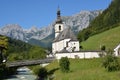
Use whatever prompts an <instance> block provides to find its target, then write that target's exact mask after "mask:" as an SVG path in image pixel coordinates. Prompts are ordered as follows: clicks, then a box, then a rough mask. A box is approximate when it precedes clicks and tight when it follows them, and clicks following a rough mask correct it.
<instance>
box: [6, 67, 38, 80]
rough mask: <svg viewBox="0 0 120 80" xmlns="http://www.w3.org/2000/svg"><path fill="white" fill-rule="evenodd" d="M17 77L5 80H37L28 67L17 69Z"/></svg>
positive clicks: (13, 76)
mask: <svg viewBox="0 0 120 80" xmlns="http://www.w3.org/2000/svg"><path fill="white" fill-rule="evenodd" d="M17 73H18V74H16V75H12V76H11V77H9V78H8V79H5V80H35V79H36V76H35V75H34V74H33V72H32V71H31V70H30V69H28V68H27V67H21V68H18V69H17Z"/></svg>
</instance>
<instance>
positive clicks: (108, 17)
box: [78, 0, 120, 42]
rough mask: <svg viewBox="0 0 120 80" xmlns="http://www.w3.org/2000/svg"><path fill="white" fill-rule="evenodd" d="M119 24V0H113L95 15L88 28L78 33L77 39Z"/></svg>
mask: <svg viewBox="0 0 120 80" xmlns="http://www.w3.org/2000/svg"><path fill="white" fill-rule="evenodd" d="M119 25H120V0H113V1H112V2H111V4H110V5H109V7H108V8H107V9H106V10H104V11H103V13H102V14H100V15H99V16H98V17H96V18H95V19H94V20H93V21H92V22H91V23H90V25H89V27H88V28H86V29H84V30H82V31H81V32H79V34H78V39H79V41H80V42H81V41H84V40H86V39H88V38H89V37H90V36H92V35H95V34H98V33H101V32H104V31H106V30H109V29H111V28H113V27H117V26H119Z"/></svg>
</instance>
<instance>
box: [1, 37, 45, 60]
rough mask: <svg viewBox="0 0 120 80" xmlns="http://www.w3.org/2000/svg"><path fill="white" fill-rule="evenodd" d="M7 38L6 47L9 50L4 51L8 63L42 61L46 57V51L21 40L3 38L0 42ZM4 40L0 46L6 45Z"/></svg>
mask: <svg viewBox="0 0 120 80" xmlns="http://www.w3.org/2000/svg"><path fill="white" fill-rule="evenodd" d="M2 38H5V40H7V43H6V44H5V47H6V48H7V50H6V51H4V54H3V55H4V56H5V58H7V60H8V61H14V60H25V59H40V58H45V57H46V52H45V49H43V48H41V47H39V46H33V45H30V44H28V43H25V42H22V41H20V40H16V39H11V38H9V37H5V36H1V35H0V40H1V39H2ZM4 42H5V41H4V40H2V41H1V42H0V44H4Z"/></svg>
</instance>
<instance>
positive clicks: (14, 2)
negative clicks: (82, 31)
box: [0, 0, 112, 29]
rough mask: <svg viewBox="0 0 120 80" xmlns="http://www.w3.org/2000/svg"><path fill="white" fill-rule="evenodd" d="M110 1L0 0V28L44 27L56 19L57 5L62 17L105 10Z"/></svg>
mask: <svg viewBox="0 0 120 80" xmlns="http://www.w3.org/2000/svg"><path fill="white" fill-rule="evenodd" d="M111 1H112V0H0V27H2V26H4V25H6V24H19V25H21V26H22V27H23V28H25V29H27V28H30V27H32V26H37V27H39V28H40V27H45V26H47V25H49V24H50V23H52V22H53V21H54V20H55V19H56V11H57V8H58V5H59V7H60V10H61V15H62V16H70V15H73V14H76V13H79V12H80V11H81V10H90V11H92V10H99V9H103V10H104V9H106V8H107V7H108V6H109V4H110V3H111Z"/></svg>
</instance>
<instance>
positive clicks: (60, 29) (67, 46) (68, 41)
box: [52, 8, 79, 54]
mask: <svg viewBox="0 0 120 80" xmlns="http://www.w3.org/2000/svg"><path fill="white" fill-rule="evenodd" d="M54 31H55V39H54V40H53V43H52V53H53V54H56V53H69V52H78V51H79V41H78V40H77V38H76V36H75V35H74V33H73V32H72V31H71V29H70V28H69V27H67V26H66V28H65V25H64V24H63V21H62V19H61V13H60V9H59V8H58V10H57V20H56V22H55V25H54Z"/></svg>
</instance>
